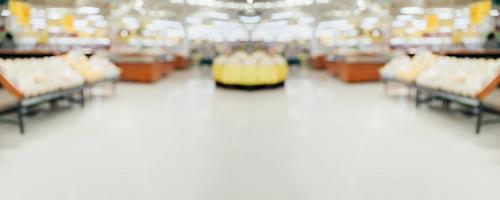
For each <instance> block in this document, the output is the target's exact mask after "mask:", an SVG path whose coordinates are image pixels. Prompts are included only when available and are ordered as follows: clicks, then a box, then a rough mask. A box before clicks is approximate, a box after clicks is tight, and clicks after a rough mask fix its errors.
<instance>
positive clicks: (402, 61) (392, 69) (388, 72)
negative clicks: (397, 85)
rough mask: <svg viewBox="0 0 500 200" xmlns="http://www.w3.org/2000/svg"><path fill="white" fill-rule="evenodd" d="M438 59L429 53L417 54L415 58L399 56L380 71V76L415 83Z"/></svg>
mask: <svg viewBox="0 0 500 200" xmlns="http://www.w3.org/2000/svg"><path fill="white" fill-rule="evenodd" d="M437 58H438V56H437V55H434V54H433V53H431V52H429V51H424V52H420V53H417V54H416V55H415V56H413V58H410V57H409V56H407V55H401V56H397V57H395V58H394V59H392V60H391V61H390V62H389V63H387V64H386V65H385V66H384V67H383V68H382V69H381V70H380V74H381V75H382V77H384V78H388V79H395V80H399V81H403V82H406V83H414V82H415V80H416V79H417V77H418V76H419V74H420V73H422V72H423V71H425V70H426V69H428V68H429V67H431V66H432V64H433V63H434V62H435V61H436V59H437Z"/></svg>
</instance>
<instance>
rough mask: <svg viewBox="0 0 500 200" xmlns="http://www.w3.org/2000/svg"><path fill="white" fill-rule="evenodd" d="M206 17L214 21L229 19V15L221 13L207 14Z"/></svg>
mask: <svg viewBox="0 0 500 200" xmlns="http://www.w3.org/2000/svg"><path fill="white" fill-rule="evenodd" d="M206 16H207V17H209V18H212V19H220V20H228V19H229V15H228V14H227V13H221V12H207V14H206Z"/></svg>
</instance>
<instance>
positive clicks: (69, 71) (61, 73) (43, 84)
mask: <svg viewBox="0 0 500 200" xmlns="http://www.w3.org/2000/svg"><path fill="white" fill-rule="evenodd" d="M0 73H1V74H2V76H3V77H4V78H5V79H6V80H7V81H9V82H10V83H11V84H12V85H13V86H14V87H15V88H16V89H17V90H18V91H20V92H21V93H22V94H23V96H24V97H34V96H38V95H42V94H46V93H50V92H54V91H58V90H63V89H67V88H71V87H76V86H80V85H83V84H84V78H83V77H82V75H81V74H80V73H78V72H77V71H76V70H74V69H73V68H72V67H71V66H69V64H68V63H66V62H65V61H64V59H63V58H62V57H46V58H36V59H35V58H32V59H14V60H0Z"/></svg>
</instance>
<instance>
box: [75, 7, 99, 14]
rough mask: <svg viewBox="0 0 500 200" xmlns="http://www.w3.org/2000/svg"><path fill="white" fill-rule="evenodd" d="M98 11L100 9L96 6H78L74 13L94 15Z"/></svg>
mask: <svg viewBox="0 0 500 200" xmlns="http://www.w3.org/2000/svg"><path fill="white" fill-rule="evenodd" d="M99 12H100V9H99V8H97V7H88V6H84V7H80V8H78V9H76V14H79V15H95V14H99Z"/></svg>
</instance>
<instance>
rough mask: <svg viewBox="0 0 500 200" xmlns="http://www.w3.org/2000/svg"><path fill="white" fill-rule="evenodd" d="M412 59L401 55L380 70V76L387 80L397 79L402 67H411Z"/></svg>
mask: <svg viewBox="0 0 500 200" xmlns="http://www.w3.org/2000/svg"><path fill="white" fill-rule="evenodd" d="M410 65H411V58H410V57H409V56H407V55H399V56H396V57H395V58H393V59H391V61H389V62H388V63H387V64H385V65H384V67H382V68H381V69H380V75H381V76H382V78H386V79H396V75H397V74H398V71H399V70H400V69H401V68H402V66H410Z"/></svg>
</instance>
